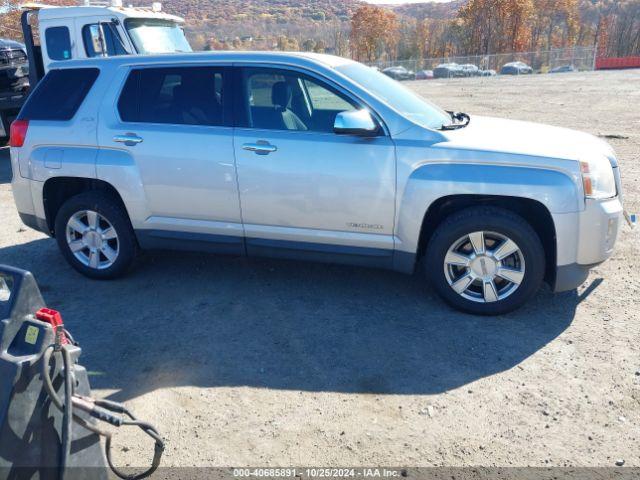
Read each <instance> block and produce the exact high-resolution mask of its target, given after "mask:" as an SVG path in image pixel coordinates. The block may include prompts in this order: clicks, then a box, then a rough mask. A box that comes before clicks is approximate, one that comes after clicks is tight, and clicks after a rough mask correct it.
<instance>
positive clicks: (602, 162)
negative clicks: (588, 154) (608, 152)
mask: <svg viewBox="0 0 640 480" xmlns="http://www.w3.org/2000/svg"><path fill="white" fill-rule="evenodd" d="M580 170H581V171H582V185H583V186H584V195H585V197H587V198H595V199H603V198H611V197H615V196H616V179H615V177H614V176H613V168H612V167H611V163H610V162H609V159H608V158H606V157H604V156H603V157H596V158H593V159H590V160H587V161H581V162H580Z"/></svg>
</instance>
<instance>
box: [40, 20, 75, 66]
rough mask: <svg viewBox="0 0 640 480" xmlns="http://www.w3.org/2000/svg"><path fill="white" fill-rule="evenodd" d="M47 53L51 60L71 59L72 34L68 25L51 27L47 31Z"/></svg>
mask: <svg viewBox="0 0 640 480" xmlns="http://www.w3.org/2000/svg"><path fill="white" fill-rule="evenodd" d="M44 35H45V39H46V42H47V55H49V58H50V59H51V60H70V59H71V36H70V35H69V29H68V28H67V27H51V28H47V30H46V31H45V34H44Z"/></svg>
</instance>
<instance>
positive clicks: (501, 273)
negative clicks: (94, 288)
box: [11, 52, 623, 314]
mask: <svg viewBox="0 0 640 480" xmlns="http://www.w3.org/2000/svg"><path fill="white" fill-rule="evenodd" d="M11 145H12V148H11V158H12V166H13V172H14V175H13V191H14V196H15V201H16V204H17V208H18V211H19V212H20V215H21V217H22V220H23V222H24V223H25V224H27V225H28V226H30V227H33V228H35V229H38V230H41V231H43V232H45V233H47V234H49V235H51V236H53V237H55V238H56V240H57V242H58V244H59V246H60V249H61V251H62V254H63V255H64V256H65V258H66V259H67V260H68V261H69V263H70V264H71V265H72V266H73V267H74V268H76V269H77V270H78V271H80V272H82V273H83V274H85V275H87V276H89V277H92V278H113V277H118V276H120V275H122V274H123V273H125V272H126V270H127V268H128V267H129V266H130V265H131V263H132V262H133V260H134V257H135V255H136V251H137V250H138V249H139V248H142V249H145V248H176V249H195V250H205V251H212V252H221V253H229V254H235V255H268V256H277V257H288V258H296V259H311V260H319V261H331V262H344V263H355V264H359V265H369V266H375V267H383V268H389V269H393V270H396V271H400V272H405V273H411V272H413V271H414V269H415V268H416V266H418V265H419V266H421V267H420V268H422V269H424V271H425V273H426V275H427V277H428V278H429V280H430V282H431V284H432V285H433V288H434V289H435V290H436V291H437V292H438V293H439V294H440V295H441V296H442V297H443V298H444V299H445V300H446V301H447V302H449V303H450V304H451V305H453V306H454V307H456V308H458V309H461V310H464V311H467V312H472V313H478V314H500V313H505V312H508V311H510V310H513V309H514V308H516V307H519V306H520V305H522V304H523V303H524V302H525V301H526V300H527V299H528V298H530V297H531V296H532V295H533V294H534V293H535V292H536V290H537V289H538V287H539V286H540V284H541V283H542V282H543V281H544V280H546V281H547V282H548V283H550V284H551V285H552V288H553V289H554V290H555V291H562V290H568V289H573V288H575V287H576V286H578V285H580V284H581V283H582V282H583V281H584V280H585V278H586V276H587V274H588V271H589V269H590V268H591V267H592V266H593V265H595V264H598V263H600V262H602V261H604V260H605V259H607V258H608V257H609V256H610V255H611V253H612V250H613V247H614V243H615V241H616V237H617V235H618V229H619V227H620V223H621V214H622V211H623V210H622V204H621V196H620V192H621V189H620V176H619V171H618V166H617V163H616V158H615V156H614V152H613V150H612V149H611V148H610V147H609V146H608V145H607V144H606V143H604V142H602V141H601V140H599V139H597V138H595V137H593V136H590V135H587V134H584V133H579V132H576V131H572V130H567V129H563V128H555V127H549V126H544V125H538V124H533V123H524V122H517V121H509V120H501V119H497V118H486V117H480V116H472V117H469V116H468V115H466V114H463V113H449V112H446V111H444V110H441V109H440V108H438V107H436V106H434V105H432V104H430V103H428V102H427V101H426V100H424V99H422V98H421V97H419V96H417V95H416V94H414V93H412V92H411V91H410V90H408V89H406V88H405V87H403V86H402V85H400V84H399V83H398V82H396V81H394V80H392V79H390V78H389V77H387V76H386V75H384V74H382V73H379V72H377V71H375V70H374V69H372V68H369V67H366V66H364V65H362V64H359V63H356V62H353V61H350V60H345V59H342V58H337V57H332V56H324V55H315V54H297V53H296V54H294V53H286V54H284V53H246V52H245V53H242V52H227V53H204V54H188V55H181V54H177V55H171V56H152V57H142V56H123V57H113V58H106V59H94V60H81V61H75V60H71V61H65V62H60V63H58V64H55V65H54V66H53V69H52V70H51V71H50V72H49V73H48V74H47V75H46V77H45V78H44V79H43V80H42V81H41V82H40V84H39V85H38V87H37V88H36V89H35V90H34V92H33V93H32V95H31V96H30V98H29V99H28V101H27V103H26V104H25V106H24V108H23V109H22V111H21V112H20V116H19V119H18V120H17V121H16V122H15V123H14V124H13V125H12V131H11ZM336 281H340V280H339V279H336Z"/></svg>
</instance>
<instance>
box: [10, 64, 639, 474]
mask: <svg viewBox="0 0 640 480" xmlns="http://www.w3.org/2000/svg"><path fill="white" fill-rule="evenodd" d="M638 85H640V72H639V71H625V72H598V73H585V74H582V73H580V74H564V75H555V76H553V75H549V76H544V77H542V76H534V77H518V78H496V79H471V80H452V81H449V82H440V81H427V82H413V83H411V84H410V86H411V87H412V88H415V89H416V90H417V91H418V92H420V93H421V94H423V95H424V96H426V97H428V98H430V99H432V100H434V101H435V102H436V103H438V104H440V105H442V106H443V107H447V108H448V109H455V110H462V111H466V112H469V113H470V114H472V115H473V114H485V115H486V114H489V115H494V116H503V117H509V118H516V119H524V120H534V121H539V122H545V123H550V124H555V125H565V126H570V127H574V128H577V129H582V130H586V131H588V132H591V133H593V134H598V135H616V136H619V137H624V138H620V139H613V140H611V142H612V144H613V145H614V147H615V148H616V150H617V153H618V155H619V158H620V163H621V166H622V171H623V181H624V185H625V187H626V203H627V208H628V209H629V210H631V211H637V210H640V166H639V164H638V159H639V158H640V118H639V116H638V108H637V107H638V105H640V88H638ZM10 177H11V175H10V166H9V161H8V152H7V150H6V149H5V150H3V151H2V152H1V156H0V226H1V227H0V263H8V264H12V265H15V266H19V267H22V268H26V269H29V270H31V271H33V272H34V273H35V275H36V277H37V279H38V280H39V282H40V284H41V288H42V290H43V293H44V295H45V297H46V299H47V301H48V303H49V305H50V306H51V307H53V308H57V309H60V310H62V311H63V313H64V317H65V320H66V322H65V323H66V324H67V326H68V328H69V329H70V330H71V331H72V332H73V334H74V335H75V337H76V338H77V339H79V340H80V342H81V343H82V345H83V347H84V354H83V357H82V363H83V364H84V365H86V366H87V367H88V368H89V370H90V371H91V372H92V377H91V381H92V385H93V387H94V390H95V392H96V393H97V394H98V395H101V396H108V397H110V398H113V399H117V400H121V401H127V402H128V404H129V405H130V406H131V407H132V408H133V409H134V410H135V411H137V412H138V413H139V414H140V416H141V417H143V418H147V419H149V420H150V421H151V422H153V423H155V424H157V425H158V426H160V428H161V430H162V432H163V433H164V435H165V436H166V438H167V442H168V447H167V451H166V455H165V457H164V461H163V464H164V465H171V466H185V465H197V466H204V465H207V466H245V465H270V466H289V465H298V466H303V465H305V466H310V465H315V466H346V465H350V466H366V465H398V466H431V465H450V466H465V465H483V466H511V465H517V466H564V465H571V466H613V465H614V464H615V462H616V461H617V460H619V459H624V460H625V462H626V463H625V466H640V430H639V429H638V423H639V421H640V413H639V412H640V408H639V406H640V326H639V320H640V318H639V317H640V314H639V311H638V303H637V299H638V294H639V293H640V275H639V274H638V271H640V251H639V249H638V233H637V232H635V233H632V232H631V231H630V230H629V229H628V228H626V227H625V228H624V229H623V231H622V235H621V238H620V241H619V244H618V247H617V250H616V252H615V254H614V256H613V258H612V259H611V260H610V261H608V262H607V263H605V264H603V265H601V266H599V267H598V268H596V269H595V270H594V271H593V272H592V274H591V275H590V277H589V279H588V281H587V282H586V283H585V285H583V286H582V287H581V288H579V289H578V291H577V292H570V293H565V294H560V295H552V294H551V293H550V292H549V291H548V289H545V290H542V291H541V292H540V293H539V294H538V295H537V296H536V297H535V298H534V299H533V301H532V302H530V303H529V304H528V305H527V306H526V307H524V308H523V309H522V310H520V311H518V312H516V313H514V314H511V315H508V316H505V317H498V318H480V317H474V316H469V315H462V314H458V313H456V312H453V311H452V310H450V309H449V308H447V307H446V306H445V305H444V304H443V303H442V302H441V301H440V300H439V299H437V298H436V296H435V294H434V293H433V292H432V291H430V290H429V289H428V288H427V287H425V286H424V285H423V283H422V282H421V278H420V277H419V276H415V277H409V276H403V275H400V274H396V273H391V272H387V271H378V270H368V269H361V268H352V267H343V266H327V265H321V264H311V263H298V262H287V261H275V260H274V261H271V260H260V259H251V260H248V259H244V258H231V257H216V256H207V255H198V254H183V253H171V254H166V253H152V254H151V253H147V254H145V256H144V257H143V258H142V260H141V261H140V262H139V264H138V266H137V268H136V269H135V270H134V271H133V272H132V273H131V275H130V276H128V277H127V278H126V279H123V280H120V281H115V282H96V281H91V280H88V279H86V278H84V277H82V276H80V275H79V274H77V273H75V272H74V271H73V270H71V268H70V267H68V266H67V265H66V264H65V262H64V261H63V259H62V257H61V256H60V255H59V253H58V251H57V249H56V245H55V242H54V241H53V240H50V239H46V238H45V237H44V236H43V235H41V234H38V233H36V232H34V231H31V230H28V229H25V228H23V226H22V225H21V223H20V221H19V218H18V215H17V213H16V211H15V207H14V205H13V201H12V196H11V188H10ZM117 443H118V444H119V445H127V446H128V447H127V448H119V447H116V449H117V451H116V461H117V462H119V463H121V464H130V465H144V464H145V462H146V459H147V458H148V457H149V452H150V449H151V446H150V445H149V444H148V443H146V442H145V441H144V440H143V439H142V437H140V436H138V435H137V434H135V433H133V432H126V431H123V432H121V433H120V434H119V436H118V440H117Z"/></svg>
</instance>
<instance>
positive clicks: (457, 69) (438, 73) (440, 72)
mask: <svg viewBox="0 0 640 480" xmlns="http://www.w3.org/2000/svg"><path fill="white" fill-rule="evenodd" d="M433 76H434V77H435V78H454V77H464V72H463V71H462V67H461V66H460V65H458V64H457V63H441V64H440V65H438V66H437V67H436V68H434V69H433Z"/></svg>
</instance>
